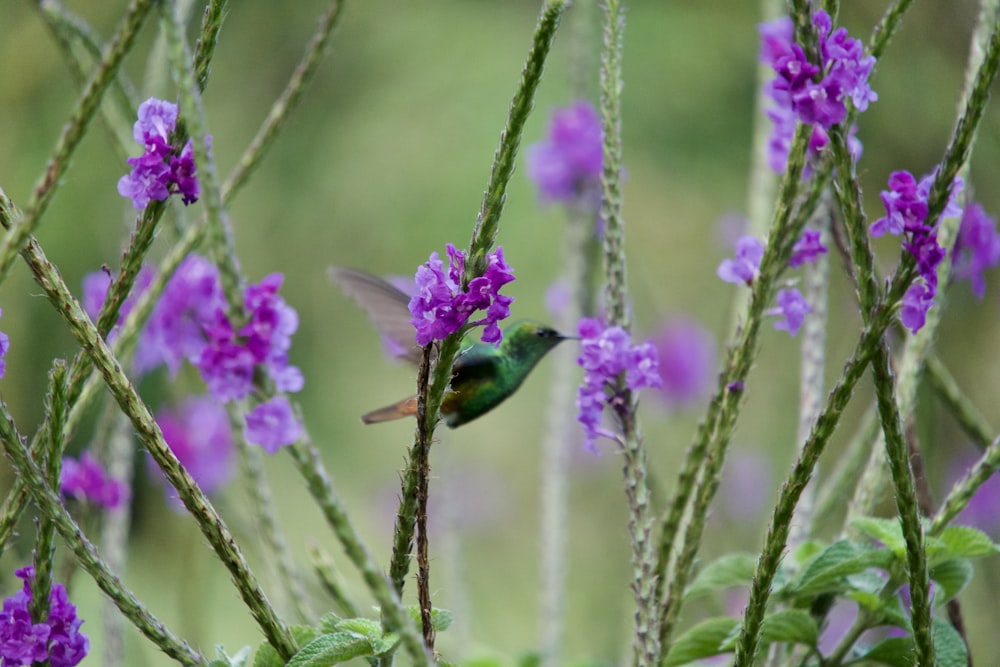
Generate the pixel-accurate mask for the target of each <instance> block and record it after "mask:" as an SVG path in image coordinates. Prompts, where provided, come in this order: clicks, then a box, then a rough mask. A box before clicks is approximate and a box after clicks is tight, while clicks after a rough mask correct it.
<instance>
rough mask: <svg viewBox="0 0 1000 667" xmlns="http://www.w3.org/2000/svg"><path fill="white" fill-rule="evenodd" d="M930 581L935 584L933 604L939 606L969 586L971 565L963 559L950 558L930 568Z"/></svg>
mask: <svg viewBox="0 0 1000 667" xmlns="http://www.w3.org/2000/svg"><path fill="white" fill-rule="evenodd" d="M930 574H931V579H932V580H933V581H934V582H935V583H937V585H938V589H937V591H935V593H934V604H935V605H937V606H941V605H943V604H944V603H946V602H947V601H948V600H950V599H952V598H953V597H955V596H956V595H958V594H959V593H961V592H962V591H963V590H965V587H966V586H968V585H969V582H970V581H971V580H972V563H970V562H969V561H968V560H966V559H965V558H952V559H951V560H946V561H944V562H941V563H938V564H937V565H935V566H934V567H932V568H931V573H930Z"/></svg>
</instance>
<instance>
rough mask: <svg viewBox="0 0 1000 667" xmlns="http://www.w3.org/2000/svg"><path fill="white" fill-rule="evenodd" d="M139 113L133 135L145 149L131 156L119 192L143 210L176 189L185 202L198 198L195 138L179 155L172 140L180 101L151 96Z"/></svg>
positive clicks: (141, 105) (142, 105)
mask: <svg viewBox="0 0 1000 667" xmlns="http://www.w3.org/2000/svg"><path fill="white" fill-rule="evenodd" d="M138 115H139V119H138V120H137V121H136V122H135V126H134V127H133V129H132V135H133V136H134V137H135V140H136V142H137V143H138V144H139V145H140V146H142V147H143V149H144V151H145V152H144V153H143V154H142V155H141V156H139V157H133V158H129V159H128V164H129V165H131V167H132V171H130V172H129V173H128V174H126V175H125V176H122V177H121V179H119V181H118V193H119V194H120V195H121V196H122V197H128V198H129V199H131V200H132V206H133V207H135V208H136V209H139V210H142V209H144V208H146V206H147V205H148V204H149V202H150V200H156V201H163V200H165V199H166V198H167V197H169V196H170V195H171V194H174V193H178V194H180V195H181V200H182V201H183V202H184V203H185V204H193V203H194V202H196V201H198V195H199V188H198V178H197V167H196V165H195V163H194V149H193V147H192V144H191V141H190V140H188V142H187V144H186V145H185V146H184V149H183V150H182V151H181V152H180V154H179V155H177V154H175V153H174V149H173V146H171V144H170V135H171V133H173V131H174V126H175V125H176V124H177V105H176V104H172V103H171V102H165V101H163V100H158V99H156V98H155V97H151V98H149V99H148V100H146V101H145V102H143V103H142V104H140V105H139V114H138ZM209 139H211V137H209Z"/></svg>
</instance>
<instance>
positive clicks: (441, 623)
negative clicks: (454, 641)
mask: <svg viewBox="0 0 1000 667" xmlns="http://www.w3.org/2000/svg"><path fill="white" fill-rule="evenodd" d="M406 611H408V612H410V617H411V618H412V619H413V620H414V622H415V623H416V624H417V625H420V623H421V619H420V605H417V604H411V605H410V606H409V607H407V608H406ZM454 621H455V614H453V613H451V612H450V611H448V610H447V609H436V608H435V609H431V627H432V628H434V629H435V630H436V631H438V632H441V631H443V630H447V629H448V628H449V627H451V624H452V623H453V622H454Z"/></svg>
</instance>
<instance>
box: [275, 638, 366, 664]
mask: <svg viewBox="0 0 1000 667" xmlns="http://www.w3.org/2000/svg"><path fill="white" fill-rule="evenodd" d="M369 655H374V652H373V650H372V644H371V641H370V640H369V639H368V638H367V637H365V636H363V635H358V634H357V633H354V632H334V633H331V634H328V635H320V636H319V637H317V638H316V639H314V640H312V641H311V642H309V643H308V644H306V645H305V646H303V647H302V649H301V650H300V651H299V652H298V653H296V654H295V655H293V656H292V659H291V660H289V661H288V665H287V667H332V665H336V664H337V663H339V662H345V661H347V660H350V659H351V658H359V657H361V656H369Z"/></svg>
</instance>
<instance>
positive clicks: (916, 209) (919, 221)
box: [868, 171, 927, 237]
mask: <svg viewBox="0 0 1000 667" xmlns="http://www.w3.org/2000/svg"><path fill="white" fill-rule="evenodd" d="M882 203H883V204H884V205H885V212H886V215H885V217H884V218H879V219H878V220H876V221H875V222H873V223H872V224H871V227H870V228H869V230H868V231H869V233H871V235H872V236H875V237H878V236H882V235H883V234H885V233H886V232H888V233H890V234H893V235H899V234H902V233H903V230H904V229H906V228H907V227H912V226H914V225H923V222H924V220H925V219H926V218H927V199H926V197H922V196H920V194H919V193H918V192H917V179H915V178H914V177H913V174H911V173H910V172H908V171H894V172H892V174H890V175H889V189H888V190H883V191H882Z"/></svg>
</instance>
